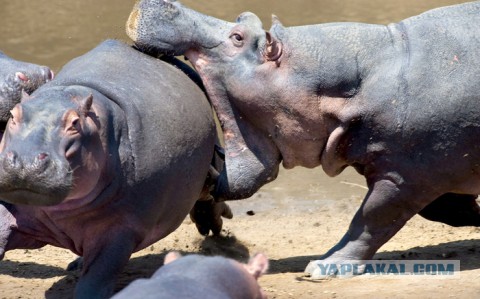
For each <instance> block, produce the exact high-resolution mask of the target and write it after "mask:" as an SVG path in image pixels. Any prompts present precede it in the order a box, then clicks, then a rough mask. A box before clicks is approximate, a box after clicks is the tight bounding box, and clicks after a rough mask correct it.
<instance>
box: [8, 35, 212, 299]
mask: <svg viewBox="0 0 480 299" xmlns="http://www.w3.org/2000/svg"><path fill="white" fill-rule="evenodd" d="M11 114H12V117H11V119H10V120H9V122H8V123H7V128H6V131H5V134H4V138H3V140H2V142H1V143H0V198H1V199H2V200H3V201H5V202H8V203H3V204H0V219H1V221H0V255H2V256H3V254H4V252H5V251H7V250H11V249H16V248H39V247H42V246H44V245H46V244H51V245H54V246H58V247H62V248H67V249H70V250H71V251H72V252H74V253H76V254H78V255H80V256H83V270H82V274H81V277H80V279H79V281H78V283H77V285H76V289H75V297H76V298H107V297H109V296H110V295H111V294H112V292H113V288H114V284H115V278H116V275H117V274H118V273H119V272H120V271H121V270H122V268H123V266H124V265H125V264H126V263H127V261H128V260H129V258H130V255H131V254H132V252H135V251H138V250H141V249H143V248H145V247H146V246H149V245H150V244H152V243H154V242H156V241H157V240H159V239H162V238H163V237H165V236H166V235H168V234H169V233H171V232H172V231H174V230H175V229H176V228H177V227H178V226H179V225H180V224H181V223H182V221H183V220H184V219H185V217H186V216H187V215H188V213H189V211H190V210H191V209H192V207H193V206H194V204H195V202H196V200H197V199H198V198H199V194H200V191H201V190H202V188H203V184H204V181H205V178H206V176H207V172H208V169H209V165H210V161H211V159H212V156H213V150H214V143H215V135H216V131H215V123H214V121H213V116H212V110H211V107H210V105H209V103H208V101H207V99H206V97H205V95H204V93H203V92H202V90H201V89H200V88H199V87H198V86H197V85H196V84H195V83H194V82H193V81H191V80H190V79H189V78H188V77H187V76H186V75H185V74H184V73H183V72H182V71H180V70H178V69H177V68H175V67H174V66H172V65H169V64H167V63H165V62H163V61H161V60H158V59H154V58H152V57H150V56H147V55H145V54H142V53H140V52H138V51H137V50H135V49H133V48H132V47H130V46H128V45H126V44H123V43H121V42H119V41H113V40H110V41H105V42H103V43H102V44H100V45H99V46H98V47H96V48H95V49H93V50H91V51H90V52H88V53H87V54H85V55H83V56H80V57H78V58H76V59H74V60H72V61H71V62H69V63H68V64H67V65H65V66H64V67H63V69H62V70H61V71H60V72H59V73H58V75H57V77H56V78H55V79H54V80H52V81H50V82H49V83H47V84H45V85H43V86H42V87H40V88H39V89H37V90H36V91H35V92H34V93H32V95H31V96H25V97H24V98H23V99H22V101H21V103H19V104H17V105H16V106H15V107H14V108H13V109H12V112H11Z"/></svg>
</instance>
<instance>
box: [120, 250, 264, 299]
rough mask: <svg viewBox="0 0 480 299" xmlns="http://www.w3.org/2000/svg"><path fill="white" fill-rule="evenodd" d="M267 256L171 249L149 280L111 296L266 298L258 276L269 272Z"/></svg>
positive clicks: (134, 283) (140, 280)
mask: <svg viewBox="0 0 480 299" xmlns="http://www.w3.org/2000/svg"><path fill="white" fill-rule="evenodd" d="M267 268H268V259H267V258H266V256H265V255H263V254H257V255H255V256H254V257H252V258H251V259H250V261H249V262H248V264H241V263H239V262H237V261H235V260H232V259H228V258H224V257H221V256H214V257H211V256H202V255H198V254H192V255H188V256H185V257H182V256H181V255H180V254H179V253H176V252H169V253H168V254H167V255H166V256H165V263H164V266H162V267H161V268H160V269H158V270H157V271H156V272H155V273H154V274H153V275H152V277H151V278H150V279H138V280H135V281H134V282H132V283H131V284H129V285H128V286H127V287H126V288H125V289H123V290H122V291H120V292H119V293H117V294H116V295H115V296H114V297H112V299H122V298H124V299H134V298H139V299H140V298H142V299H148V298H152V299H153V298H163V299H177V298H183V299H187V298H188V299H194V298H205V299H207V298H208V299H225V298H229V299H246V298H249V299H265V298H267V297H266V295H265V293H264V292H263V291H262V289H261V288H260V286H259V285H258V282H257V279H258V278H259V277H260V276H261V275H262V274H264V273H265V272H266V271H267Z"/></svg>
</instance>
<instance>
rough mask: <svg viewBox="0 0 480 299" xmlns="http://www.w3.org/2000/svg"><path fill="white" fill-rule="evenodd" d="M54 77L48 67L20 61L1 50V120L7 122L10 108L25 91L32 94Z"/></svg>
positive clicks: (18, 100)
mask: <svg viewBox="0 0 480 299" xmlns="http://www.w3.org/2000/svg"><path fill="white" fill-rule="evenodd" d="M52 79H53V72H52V70H50V69H49V68H48V67H46V66H39V65H36V64H32V63H28V62H23V61H18V60H15V59H13V58H10V57H8V56H7V55H5V53H3V52H1V51H0V122H1V123H6V122H7V120H8V118H9V117H10V110H11V109H12V108H13V106H15V105H16V104H17V103H19V102H20V99H21V98H22V94H23V93H24V92H25V93H27V94H30V93H32V92H33V91H34V90H35V89H37V88H38V87H39V86H41V85H42V84H44V83H46V82H48V81H50V80H52Z"/></svg>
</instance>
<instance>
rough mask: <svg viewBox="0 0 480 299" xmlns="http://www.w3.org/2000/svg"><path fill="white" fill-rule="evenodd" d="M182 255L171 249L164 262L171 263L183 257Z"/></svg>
mask: <svg viewBox="0 0 480 299" xmlns="http://www.w3.org/2000/svg"><path fill="white" fill-rule="evenodd" d="M181 257H182V255H181V254H180V253H178V252H176V251H171V252H169V253H167V255H166V256H165V259H164V261H163V264H164V265H166V264H170V263H171V262H173V261H175V260H177V259H179V258H181Z"/></svg>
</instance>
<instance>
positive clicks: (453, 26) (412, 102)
mask: <svg viewBox="0 0 480 299" xmlns="http://www.w3.org/2000/svg"><path fill="white" fill-rule="evenodd" d="M479 12H480V1H474V2H467V3H463V4H458V5H452V6H447V7H441V8H437V9H433V10H430V11H427V12H425V13H422V14H420V15H418V16H414V17H411V18H407V19H405V20H402V21H400V22H398V23H394V24H389V25H386V26H385V25H376V24H363V23H351V22H349V23H341V22H340V23H328V24H313V25H302V26H292V27H285V26H284V25H283V24H281V22H280V21H279V20H278V18H277V17H273V18H272V26H271V28H270V29H269V30H265V29H264V28H263V25H262V22H261V20H260V19H259V18H258V17H257V16H256V15H255V14H253V13H251V12H245V13H242V14H241V15H240V16H239V17H238V18H237V20H236V21H235V22H228V21H224V20H221V19H217V18H214V17H211V16H207V15H204V14H201V13H200V12H197V11H194V10H192V9H189V8H188V7H185V6H184V5H182V4H181V3H179V2H178V1H168V2H167V1H161V0H140V1H138V2H136V4H135V6H134V8H133V10H132V13H131V15H130V17H129V20H128V21H127V26H126V29H127V34H128V35H129V37H130V38H131V39H132V40H133V41H134V43H135V44H136V46H137V47H139V48H141V49H143V48H146V49H155V51H158V52H163V53H168V54H170V55H185V56H186V57H187V58H188V60H189V61H190V62H191V64H192V65H193V67H194V68H195V70H196V71H197V72H198V74H199V75H200V77H201V78H202V80H203V83H204V85H205V88H206V90H207V93H208V96H209V98H210V101H211V103H212V105H213V107H214V108H215V111H216V113H217V115H218V118H219V120H220V123H221V125H222V130H223V133H224V134H223V137H224V144H225V167H224V168H223V170H222V171H221V172H220V175H219V176H218V180H217V183H216V192H215V198H216V199H224V200H232V199H242V198H247V197H249V196H251V195H252V194H253V193H254V192H256V191H258V190H259V188H260V187H261V186H263V185H265V184H266V183H268V182H270V181H272V180H274V179H275V178H276V175H277V174H278V167H279V165H280V163H283V166H284V167H285V168H287V169H290V168H293V167H295V166H304V167H307V168H314V167H318V166H321V167H322V169H323V170H324V172H325V173H326V174H327V175H329V176H336V175H338V174H340V173H341V172H342V171H343V170H344V169H345V168H346V167H348V166H352V167H353V168H355V170H356V171H357V172H358V173H359V174H361V175H363V176H364V177H365V179H366V183H367V186H368V192H367V194H366V196H365V198H364V199H363V202H362V204H361V205H360V207H359V209H358V211H357V212H356V214H355V215H354V217H353V219H352V221H351V224H350V225H349V227H348V229H347V231H346V233H345V234H344V236H343V237H342V238H341V239H340V240H339V242H338V243H337V244H336V245H335V246H334V247H332V248H331V249H330V250H328V251H327V252H326V253H325V254H324V255H323V256H322V259H321V260H317V261H312V262H311V263H310V264H309V265H308V266H307V267H306V270H305V272H306V275H310V276H311V277H312V278H313V279H322V278H326V277H324V276H322V275H321V271H319V270H320V266H321V265H323V264H332V263H337V264H338V263H341V262H342V261H347V260H370V259H372V258H373V256H374V254H375V253H376V252H377V250H378V249H379V248H380V247H381V246H382V245H384V244H385V243H386V242H388V240H390V238H392V237H393V236H394V235H395V234H396V233H397V232H398V231H399V230H400V229H401V228H402V227H403V226H404V225H405V224H406V223H407V221H409V220H410V219H411V218H412V217H413V216H414V215H416V214H420V215H422V216H424V217H425V218H427V219H430V220H433V221H440V222H443V223H446V224H449V225H453V226H463V225H473V226H479V225H480V213H479V210H480V208H479V206H478V204H477V202H476V200H475V197H476V194H480V164H479V163H478V161H480V146H478V136H480V105H478V103H479V101H480V92H479V90H480V89H479V88H480V82H479V76H478V74H479V71H478V70H480V55H478V49H479V48H480V30H479V26H478V24H479V23H480V13H479ZM439 28H441V30H439ZM192 32H195V34H191V33H192ZM452 62H453V63H452Z"/></svg>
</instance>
